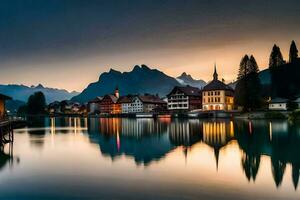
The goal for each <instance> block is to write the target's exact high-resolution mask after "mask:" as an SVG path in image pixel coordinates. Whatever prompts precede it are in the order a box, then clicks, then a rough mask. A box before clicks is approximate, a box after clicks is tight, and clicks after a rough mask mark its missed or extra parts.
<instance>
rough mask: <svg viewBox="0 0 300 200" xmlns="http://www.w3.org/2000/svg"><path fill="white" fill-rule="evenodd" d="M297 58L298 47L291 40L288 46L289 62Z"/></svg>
mask: <svg viewBox="0 0 300 200" xmlns="http://www.w3.org/2000/svg"><path fill="white" fill-rule="evenodd" d="M297 58H298V49H297V47H296V43H295V41H294V40H293V41H292V43H291V47H290V57H289V62H290V63H292V62H294V61H295V60H296V59H297Z"/></svg>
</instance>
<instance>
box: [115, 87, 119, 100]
mask: <svg viewBox="0 0 300 200" xmlns="http://www.w3.org/2000/svg"><path fill="white" fill-rule="evenodd" d="M114 95H115V96H116V97H117V98H119V97H120V93H119V87H118V86H116V89H115V94H114Z"/></svg>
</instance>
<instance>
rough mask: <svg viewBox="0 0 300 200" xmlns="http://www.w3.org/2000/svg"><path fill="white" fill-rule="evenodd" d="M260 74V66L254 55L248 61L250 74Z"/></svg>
mask: <svg viewBox="0 0 300 200" xmlns="http://www.w3.org/2000/svg"><path fill="white" fill-rule="evenodd" d="M253 72H254V73H258V72H259V69H258V65H257V62H256V60H255V58H254V56H253V55H251V56H250V58H249V60H248V73H249V74H250V73H253Z"/></svg>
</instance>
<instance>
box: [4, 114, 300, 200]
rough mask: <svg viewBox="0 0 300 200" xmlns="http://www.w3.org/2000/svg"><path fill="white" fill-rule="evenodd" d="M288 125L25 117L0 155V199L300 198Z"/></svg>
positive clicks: (299, 163) (297, 146)
mask: <svg viewBox="0 0 300 200" xmlns="http://www.w3.org/2000/svg"><path fill="white" fill-rule="evenodd" d="M299 155H300V125H297V124H290V123H288V122H287V121H272V122H270V121H243V120H241V121H230V120H219V121H201V120H196V119H195V120H175V119H172V120H171V119H168V118H165V119H157V120H153V119H113V118H107V119H97V118H90V119H87V118H45V119H41V118H40V119H34V120H32V124H30V126H29V127H27V128H24V129H18V130H15V142H14V145H13V146H9V145H6V146H5V148H4V152H2V153H1V154H0V199H72V200H73V199H300V188H298V182H299V169H300V156H299Z"/></svg>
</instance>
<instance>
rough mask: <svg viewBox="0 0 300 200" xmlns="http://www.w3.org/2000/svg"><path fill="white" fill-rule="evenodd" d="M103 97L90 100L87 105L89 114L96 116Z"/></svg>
mask: <svg viewBox="0 0 300 200" xmlns="http://www.w3.org/2000/svg"><path fill="white" fill-rule="evenodd" d="M102 99H103V97H99V96H98V97H96V98H94V99H92V100H90V101H89V102H88V104H87V110H88V113H90V114H98V113H100V103H101V101H102Z"/></svg>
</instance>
